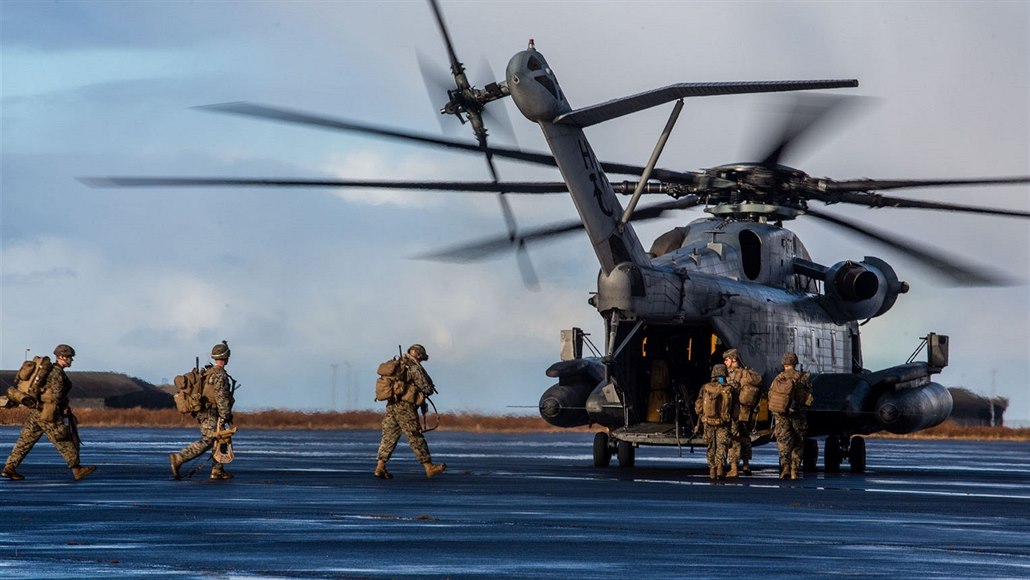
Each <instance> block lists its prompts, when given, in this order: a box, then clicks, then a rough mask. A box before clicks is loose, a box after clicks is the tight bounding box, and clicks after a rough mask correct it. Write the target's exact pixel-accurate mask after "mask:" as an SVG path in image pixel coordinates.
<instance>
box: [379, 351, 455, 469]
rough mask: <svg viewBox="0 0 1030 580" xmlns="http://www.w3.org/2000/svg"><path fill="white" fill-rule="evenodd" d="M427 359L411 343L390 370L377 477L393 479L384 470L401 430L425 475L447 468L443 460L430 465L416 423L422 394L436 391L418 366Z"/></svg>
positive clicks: (427, 446)
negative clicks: (390, 376) (390, 377)
mask: <svg viewBox="0 0 1030 580" xmlns="http://www.w3.org/2000/svg"><path fill="white" fill-rule="evenodd" d="M395 360H396V359H395ZM427 360H429V355H428V354H427V353H426V347H424V346H422V345H421V344H413V345H411V346H410V347H408V352H407V353H405V354H404V355H403V356H401V357H400V358H399V360H397V362H398V363H399V364H398V365H396V367H397V368H396V371H395V372H394V373H393V378H394V381H393V385H394V387H393V392H392V396H390V397H389V398H386V400H387V403H386V418H384V419H383V438H382V441H381V442H380V443H379V453H378V455H377V460H378V461H377V463H376V470H375V476H376V477H378V478H379V479H393V475H391V474H390V472H389V471H387V470H386V462H387V461H389V460H390V456H391V455H393V450H394V449H395V448H396V447H397V441H398V440H400V437H401V433H404V436H405V437H407V438H408V444H409V445H411V450H412V451H414V452H415V457H416V458H417V459H418V462H419V463H421V464H422V466H423V467H424V468H425V470H426V477H429V478H432V477H435V476H437V475H439V474H441V473H443V472H444V470H445V469H447V464H446V463H441V464H439V465H434V464H433V461H432V458H431V457H430V455H429V445H428V444H426V438H425V437H423V436H422V427H421V426H420V425H419V423H418V408H419V407H423V411H424V405H425V404H426V403H425V400H426V397H428V396H429V395H432V394H433V393H435V392H436V388H435V387H434V386H433V380H432V379H431V378H429V373H427V372H426V370H425V369H424V368H422V361H427ZM384 364H385V363H384ZM381 366H382V365H381ZM377 390H378V389H377ZM377 398H378V397H377Z"/></svg>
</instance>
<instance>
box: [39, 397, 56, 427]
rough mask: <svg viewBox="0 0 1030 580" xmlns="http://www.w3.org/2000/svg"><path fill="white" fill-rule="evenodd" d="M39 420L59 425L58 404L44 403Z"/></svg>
mask: <svg viewBox="0 0 1030 580" xmlns="http://www.w3.org/2000/svg"><path fill="white" fill-rule="evenodd" d="M39 418H40V419H41V420H43V421H46V422H48V423H57V422H58V420H59V419H60V416H59V415H58V413H57V403H56V402H44V403H43V408H42V409H40V411H39Z"/></svg>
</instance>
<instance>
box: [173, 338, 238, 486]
mask: <svg viewBox="0 0 1030 580" xmlns="http://www.w3.org/2000/svg"><path fill="white" fill-rule="evenodd" d="M230 354H231V351H230V350H229V344H228V343H227V342H226V341H224V340H223V341H222V342H221V344H216V345H215V346H214V348H212V349H211V358H212V360H214V364H213V365H212V366H211V367H210V368H208V369H207V370H206V371H205V373H204V385H203V391H204V396H203V397H202V398H201V400H202V401H203V406H202V407H201V409H200V410H199V411H197V412H196V413H194V414H193V417H194V418H195V419H196V420H197V423H199V424H200V439H199V440H197V441H194V442H193V443H192V444H190V445H188V446H186V447H184V448H183V449H182V451H180V452H178V453H172V454H170V455H169V456H168V459H169V461H170V462H171V465H172V475H173V476H174V477H175V479H179V478H180V477H181V475H180V474H179V468H180V467H182V464H183V463H186V462H187V461H190V460H191V459H194V458H195V457H199V456H200V455H201V454H203V453H204V452H205V451H207V450H208V449H211V447H212V446H214V444H215V433H216V432H217V431H218V430H219V429H223V428H225V427H226V426H227V425H228V424H230V423H232V407H233V404H234V403H235V401H234V400H233V388H234V385H235V384H236V381H235V380H234V379H233V378H232V377H230V376H229V373H227V372H225V365H227V364H229V355H230ZM212 461H213V462H214V466H213V467H212V468H211V479H216V480H221V479H232V474H231V473H229V472H227V471H225V468H224V467H223V466H222V464H221V463H219V462H218V461H217V460H216V459H214V457H212Z"/></svg>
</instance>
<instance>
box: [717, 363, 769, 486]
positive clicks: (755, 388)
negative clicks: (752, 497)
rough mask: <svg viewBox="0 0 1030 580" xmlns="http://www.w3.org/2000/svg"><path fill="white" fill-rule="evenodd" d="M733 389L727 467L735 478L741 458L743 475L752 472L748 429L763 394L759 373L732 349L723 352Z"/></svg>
mask: <svg viewBox="0 0 1030 580" xmlns="http://www.w3.org/2000/svg"><path fill="white" fill-rule="evenodd" d="M723 362H724V363H725V364H726V369H727V372H728V377H727V381H728V382H729V384H730V387H731V388H732V389H733V398H734V412H733V418H732V420H731V422H730V451H729V460H730V470H729V472H728V473H727V474H726V476H727V477H737V463H738V462H741V461H743V464H744V465H743V472H744V475H751V431H753V430H754V427H755V419H756V418H757V417H758V403H759V401H761V397H762V389H761V385H762V375H760V374H758V373H757V372H755V371H754V370H753V369H750V368H748V367H746V366H744V365H742V364H740V353H739V352H738V351H737V349H735V348H731V349H730V350H728V351H726V352H725V354H723Z"/></svg>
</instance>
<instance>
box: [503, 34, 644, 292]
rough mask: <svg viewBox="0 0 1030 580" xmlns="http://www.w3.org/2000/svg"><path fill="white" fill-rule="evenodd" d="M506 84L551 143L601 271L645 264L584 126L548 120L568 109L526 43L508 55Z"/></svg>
mask: <svg viewBox="0 0 1030 580" xmlns="http://www.w3.org/2000/svg"><path fill="white" fill-rule="evenodd" d="M507 82H508V88H509V90H510V91H511V96H512V100H514V101H515V105H516V106H518V108H519V110H520V111H521V112H522V114H523V115H525V116H526V118H528V119H529V120H531V121H534V122H536V123H537V124H538V125H540V128H541V129H542V130H543V132H544V137H545V138H546V139H547V144H548V145H549V146H550V147H551V154H552V155H554V158H555V161H557V164H558V169H560V170H561V173H562V177H563V179H564V180H565V183H566V184H567V185H568V187H569V193H571V194H572V200H573V202H575V204H576V209H577V210H578V211H579V217H580V219H582V220H583V225H584V226H585V228H586V231H587V235H588V236H590V243H591V244H592V245H593V246H594V252H595V253H596V254H597V260H598V262H600V264H601V270H602V271H603V272H604V273H605V275H608V274H611V272H612V271H613V270H614V269H615V267H616V266H617V265H618V264H621V263H624V262H631V263H633V264H635V265H637V266H640V267H644V266H648V265H649V264H650V260H649V259H648V257H647V253H646V252H645V251H644V247H643V246H642V245H641V244H640V240H639V239H638V238H637V234H636V232H634V231H633V226H632V225H630V224H626V225H624V226H621V225H620V224H619V220H620V218H621V217H622V212H623V208H622V204H620V203H619V200H618V198H617V197H616V195H615V191H613V190H612V186H611V184H610V183H609V182H608V177H607V176H606V175H605V174H604V171H602V170H601V164H600V163H599V162H598V161H597V157H596V156H595V155H594V151H593V149H592V148H591V147H590V143H588V142H587V139H586V135H584V134H583V129H581V128H580V127H577V126H573V125H557V124H555V123H554V122H553V121H554V120H555V119H556V118H557V117H558V116H559V115H562V114H564V113H568V112H569V111H571V110H572V107H570V106H569V102H568V101H567V100H566V99H565V95H564V94H563V93H562V90H561V86H560V85H559V84H558V80H557V78H555V76H554V73H553V72H552V71H551V69H550V67H549V66H547V61H546V60H544V57H543V56H542V55H541V54H540V53H539V52H537V51H536V49H534V48H533V47H532V45H530V48H529V50H525V51H522V52H520V53H518V54H516V55H515V56H514V57H512V59H511V61H510V62H509V63H508V71H507Z"/></svg>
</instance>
